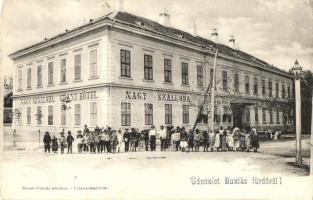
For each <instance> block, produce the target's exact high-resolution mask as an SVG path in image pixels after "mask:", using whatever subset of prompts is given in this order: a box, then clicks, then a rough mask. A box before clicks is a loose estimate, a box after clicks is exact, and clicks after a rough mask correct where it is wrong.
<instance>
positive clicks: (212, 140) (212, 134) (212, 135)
mask: <svg viewBox="0 0 313 200" xmlns="http://www.w3.org/2000/svg"><path fill="white" fill-rule="evenodd" d="M214 141H215V134H214V132H213V131H212V130H210V132H209V147H210V149H211V151H213V149H214Z"/></svg>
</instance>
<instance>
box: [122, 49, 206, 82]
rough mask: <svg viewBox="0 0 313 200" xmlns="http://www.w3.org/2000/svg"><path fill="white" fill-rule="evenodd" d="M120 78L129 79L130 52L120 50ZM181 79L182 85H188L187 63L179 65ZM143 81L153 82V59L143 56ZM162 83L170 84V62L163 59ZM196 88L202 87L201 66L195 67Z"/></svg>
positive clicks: (149, 56)
mask: <svg viewBox="0 0 313 200" xmlns="http://www.w3.org/2000/svg"><path fill="white" fill-rule="evenodd" d="M120 55H121V58H120V61H121V63H120V64H121V77H126V78H130V77H131V52H130V51H128V50H124V49H121V52H120ZM181 72H182V73H181V78H182V84H183V85H189V67H188V63H185V62H182V63H181ZM144 79H145V80H153V57H152V56H151V55H146V54H145V55H144ZM164 82H166V83H171V82H172V60H171V59H167V58H165V59H164ZM197 86H200V87H202V86H203V66H201V65H198V66H197Z"/></svg>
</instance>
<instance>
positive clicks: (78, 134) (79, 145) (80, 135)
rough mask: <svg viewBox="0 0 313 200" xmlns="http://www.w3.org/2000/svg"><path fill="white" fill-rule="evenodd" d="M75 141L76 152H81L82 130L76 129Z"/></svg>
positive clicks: (82, 142)
mask: <svg viewBox="0 0 313 200" xmlns="http://www.w3.org/2000/svg"><path fill="white" fill-rule="evenodd" d="M76 141H77V150H78V153H81V152H82V148H83V144H84V137H83V135H82V131H80V130H79V131H77V136H76Z"/></svg>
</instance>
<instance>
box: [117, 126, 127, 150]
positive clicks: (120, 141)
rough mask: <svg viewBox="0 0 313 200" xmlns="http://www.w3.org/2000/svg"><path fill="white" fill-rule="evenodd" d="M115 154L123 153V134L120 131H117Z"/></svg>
mask: <svg viewBox="0 0 313 200" xmlns="http://www.w3.org/2000/svg"><path fill="white" fill-rule="evenodd" d="M117 142H118V143H117V153H122V152H125V143H124V140H123V134H122V131H121V130H118V131H117Z"/></svg>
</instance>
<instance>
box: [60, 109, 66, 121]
mask: <svg viewBox="0 0 313 200" xmlns="http://www.w3.org/2000/svg"><path fill="white" fill-rule="evenodd" d="M61 125H62V126H64V125H66V110H65V107H64V106H63V105H61Z"/></svg>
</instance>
